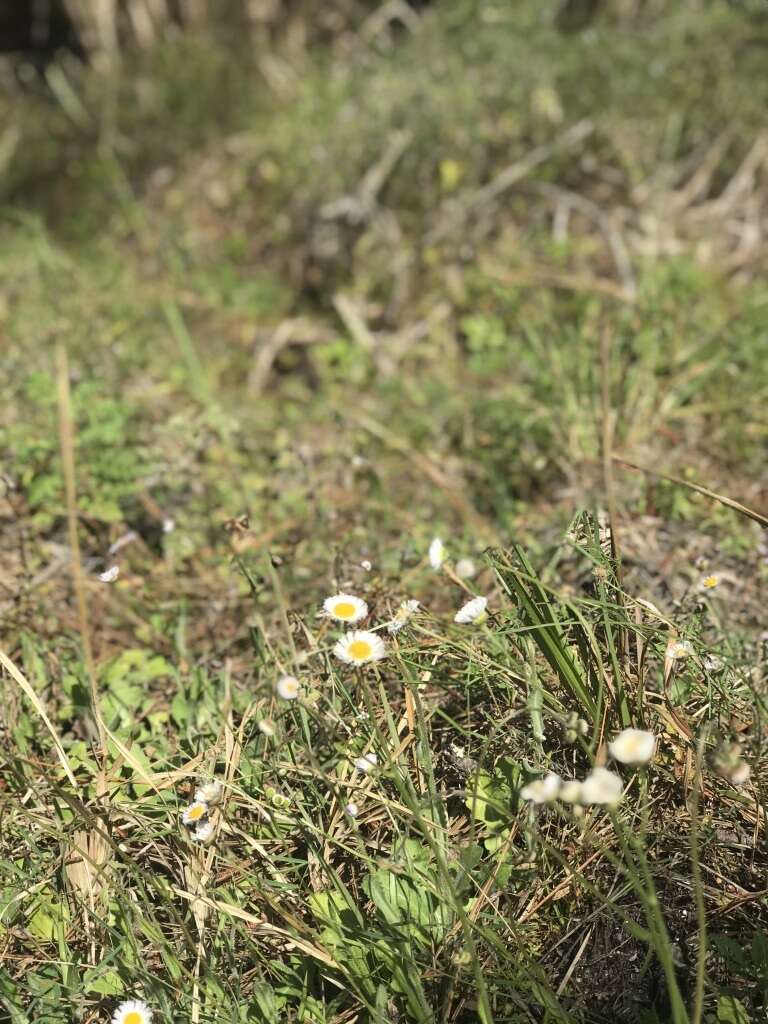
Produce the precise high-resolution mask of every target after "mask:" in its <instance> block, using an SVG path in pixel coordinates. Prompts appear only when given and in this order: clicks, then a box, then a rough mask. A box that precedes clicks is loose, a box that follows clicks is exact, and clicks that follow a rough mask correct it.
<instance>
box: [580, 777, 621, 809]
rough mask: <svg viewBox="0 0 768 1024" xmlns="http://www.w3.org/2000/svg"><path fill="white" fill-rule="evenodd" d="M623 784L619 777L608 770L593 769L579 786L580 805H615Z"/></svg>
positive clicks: (619, 797)
mask: <svg viewBox="0 0 768 1024" xmlns="http://www.w3.org/2000/svg"><path fill="white" fill-rule="evenodd" d="M623 789H624V783H623V782H622V781H621V776H620V775H617V774H616V772H612V771H609V769H608V768H593V769H592V771H591V772H590V773H589V775H588V776H587V777H586V779H584V781H583V782H582V784H581V796H580V797H579V802H580V803H582V804H608V805H611V806H612V805H613V804H617V803H618V802H619V800H621V795H622V791H623Z"/></svg>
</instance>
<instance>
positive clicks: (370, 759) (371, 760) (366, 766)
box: [355, 753, 379, 774]
mask: <svg viewBox="0 0 768 1024" xmlns="http://www.w3.org/2000/svg"><path fill="white" fill-rule="evenodd" d="M378 763H379V759H378V757H377V756H376V754H374V753H370V754H363V756H362V757H358V758H356V759H355V768H357V770H358V771H359V772H363V773H365V774H367V773H368V772H372V771H373V769H374V768H375V767H376V765H377V764H378Z"/></svg>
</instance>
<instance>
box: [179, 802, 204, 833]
mask: <svg viewBox="0 0 768 1024" xmlns="http://www.w3.org/2000/svg"><path fill="white" fill-rule="evenodd" d="M207 817H208V804H206V803H205V802H204V801H202V800H193V801H192V803H191V804H190V805H189V807H187V808H186V810H184V811H182V814H181V820H182V821H183V822H184V824H185V825H188V826H189V827H190V828H191V827H192V825H197V824H198V822H202V821H205V819H206V818H207Z"/></svg>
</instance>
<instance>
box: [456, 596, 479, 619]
mask: <svg viewBox="0 0 768 1024" xmlns="http://www.w3.org/2000/svg"><path fill="white" fill-rule="evenodd" d="M487 605H488V598H487V597H473V598H472V600H471V601H467V603H466V604H464V605H462V606H461V608H459V610H458V611H457V612H456V614H455V615H454V617H453V621H454V622H460V623H461V624H462V625H466V624H467V623H468V622H477V621H478V619H480V618H481V617H482V616H483V615H485V609H486V607H487Z"/></svg>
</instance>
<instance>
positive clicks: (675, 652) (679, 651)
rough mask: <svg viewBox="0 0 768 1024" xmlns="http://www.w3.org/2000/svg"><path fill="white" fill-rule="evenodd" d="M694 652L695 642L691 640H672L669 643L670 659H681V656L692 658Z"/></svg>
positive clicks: (668, 652)
mask: <svg viewBox="0 0 768 1024" xmlns="http://www.w3.org/2000/svg"><path fill="white" fill-rule="evenodd" d="M692 654H693V644H692V643H691V642H690V641H689V640H670V641H669V643H668V644H667V658H669V659H670V661H679V660H680V659H681V658H690V656H691V655H692Z"/></svg>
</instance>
